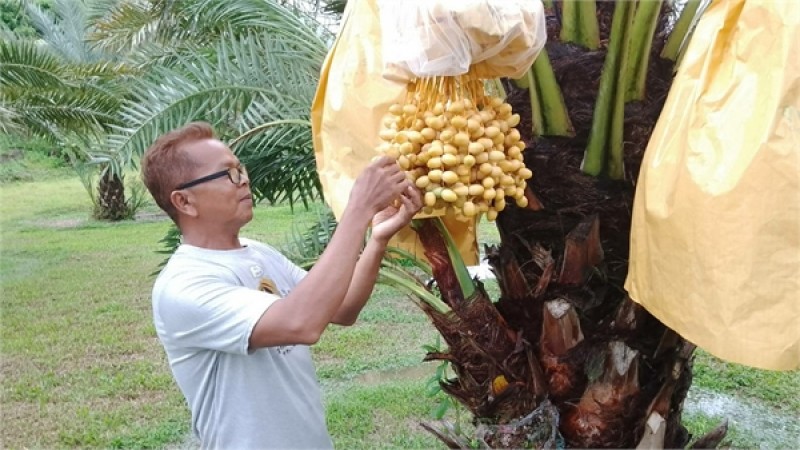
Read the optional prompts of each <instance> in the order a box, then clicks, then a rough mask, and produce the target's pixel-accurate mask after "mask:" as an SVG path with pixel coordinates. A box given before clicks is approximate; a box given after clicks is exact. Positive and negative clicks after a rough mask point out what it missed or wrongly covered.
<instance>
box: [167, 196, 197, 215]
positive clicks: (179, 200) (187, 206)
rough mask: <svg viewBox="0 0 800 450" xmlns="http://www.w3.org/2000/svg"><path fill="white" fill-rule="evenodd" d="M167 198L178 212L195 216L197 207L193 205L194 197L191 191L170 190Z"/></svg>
mask: <svg viewBox="0 0 800 450" xmlns="http://www.w3.org/2000/svg"><path fill="white" fill-rule="evenodd" d="M169 200H170V201H171V202H172V206H174V207H175V209H177V210H178V213H180V214H182V215H184V216H189V217H195V216H197V208H195V205H194V200H195V199H194V195H192V193H191V192H189V191H185V190H179V191H172V193H171V194H170V195H169Z"/></svg>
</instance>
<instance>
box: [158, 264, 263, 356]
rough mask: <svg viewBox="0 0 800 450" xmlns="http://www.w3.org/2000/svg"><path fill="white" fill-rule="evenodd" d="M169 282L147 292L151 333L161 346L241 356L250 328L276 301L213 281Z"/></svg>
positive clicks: (199, 278)
mask: <svg viewBox="0 0 800 450" xmlns="http://www.w3.org/2000/svg"><path fill="white" fill-rule="evenodd" d="M174 281H177V280H173V282H171V283H166V284H165V285H164V287H163V289H161V290H158V289H156V290H154V293H153V294H154V316H155V325H156V329H157V331H158V334H159V336H160V337H161V339H162V341H163V342H164V344H165V345H167V346H176V347H181V348H198V349H211V350H217V351H222V352H229V353H238V354H246V353H247V351H248V347H249V341H250V334H251V333H252V331H253V328H254V327H255V325H256V323H257V322H258V320H259V319H260V318H261V316H262V315H263V314H264V312H265V311H266V310H267V308H269V307H270V306H271V305H272V304H273V303H274V302H275V301H276V300H278V298H279V297H277V296H275V295H272V294H268V293H266V292H262V291H258V290H254V289H248V288H246V287H242V286H237V285H234V284H230V283H228V282H226V281H225V280H224V279H222V278H219V277H214V276H202V275H201V276H197V275H193V276H192V277H191V278H189V279H184V280H181V281H182V282H174ZM178 286H180V287H178Z"/></svg>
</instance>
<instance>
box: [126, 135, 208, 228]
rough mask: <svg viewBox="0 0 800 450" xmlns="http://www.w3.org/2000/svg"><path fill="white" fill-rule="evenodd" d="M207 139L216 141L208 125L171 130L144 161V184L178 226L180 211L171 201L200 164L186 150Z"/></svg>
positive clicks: (152, 146)
mask: <svg viewBox="0 0 800 450" xmlns="http://www.w3.org/2000/svg"><path fill="white" fill-rule="evenodd" d="M205 139H214V130H213V129H212V128H211V125H209V124H208V123H205V122H192V123H189V124H187V125H184V126H182V127H181V128H178V129H175V130H172V131H170V132H168V133H166V134H164V135H162V136H161V137H159V138H158V139H156V141H155V142H154V143H153V145H151V146H150V148H148V149H147V151H146V152H145V153H144V156H143V157H142V181H144V185H145V186H147V190H148V191H150V194H151V195H152V196H153V199H154V200H155V201H156V204H157V205H158V206H159V207H160V208H161V209H163V210H164V212H166V213H167V215H169V217H170V218H172V220H173V221H174V222H175V223H176V224H177V223H178V211H177V210H176V209H175V206H174V205H173V204H172V200H170V195H171V194H172V191H174V190H175V188H176V187H177V186H178V185H179V184H181V183H183V182H186V181H187V180H188V179H189V177H190V176H191V172H192V170H193V169H194V168H196V167H197V164H196V163H195V162H194V160H193V159H192V158H191V156H190V155H189V153H187V152H186V150H185V148H184V147H185V146H186V145H187V144H191V143H194V142H197V141H202V140H205Z"/></svg>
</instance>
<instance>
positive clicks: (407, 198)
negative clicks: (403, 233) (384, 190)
mask: <svg viewBox="0 0 800 450" xmlns="http://www.w3.org/2000/svg"><path fill="white" fill-rule="evenodd" d="M399 201H400V206H399V207H397V206H394V205H389V206H388V207H386V208H385V209H384V210H383V211H380V212H379V213H377V214H375V216H374V217H373V218H372V239H374V240H376V241H378V242H382V243H386V242H388V241H389V239H391V237H392V236H394V234H395V233H397V232H398V231H400V229H401V228H403V227H404V226H406V225H408V223H409V222H411V219H412V218H413V217H414V215H415V214H416V213H417V212H419V210H420V209H421V208H422V194H420V192H419V190H418V189H417V188H416V187H413V186H408V187H407V188H406V190H405V191H403V192H402V194H401V195H400V197H399Z"/></svg>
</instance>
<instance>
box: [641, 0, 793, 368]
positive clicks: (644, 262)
mask: <svg viewBox="0 0 800 450" xmlns="http://www.w3.org/2000/svg"><path fill="white" fill-rule="evenodd" d="M625 288H626V289H627V290H628V292H629V293H630V296H631V298H633V299H634V300H635V301H637V302H639V303H640V304H642V305H643V306H644V307H645V308H646V309H647V310H648V311H650V312H651V313H652V314H653V315H655V316H656V317H658V318H659V319H660V320H661V321H662V322H664V323H665V324H666V325H668V326H669V327H670V328H672V329H674V330H675V331H677V332H678V333H680V334H681V335H682V336H683V337H684V338H686V339H688V340H689V341H691V342H693V343H695V344H697V345H698V346H699V347H701V348H703V349H705V350H707V351H709V352H710V353H712V354H714V355H716V356H718V357H720V358H722V359H725V360H728V361H732V362H736V363H740V364H746V365H750V366H754V367H760V368H765V369H778V370H789V369H796V368H798V367H800V7H798V3H796V2H795V1H774V0H715V1H714V2H713V3H712V4H711V5H710V6H709V8H708V10H707V11H706V12H705V14H704V15H703V16H702V18H701V19H700V21H699V22H698V25H697V29H696V31H695V33H694V37H693V38H692V40H691V43H690V44H689V46H688V48H687V50H686V54H685V55H684V57H683V60H682V62H681V64H680V67H679V69H678V72H677V76H676V78H675V81H674V84H673V86H672V90H671V91H670V93H669V97H668V99H667V102H666V105H665V107H664V110H663V112H662V114H661V117H660V119H659V121H658V124H657V125H656V128H655V130H654V132H653V136H652V138H651V140H650V143H649V145H648V148H647V151H646V153H645V156H644V161H643V163H642V167H641V172H640V175H639V180H638V185H637V191H636V199H635V202H634V207H633V226H632V230H631V253H630V269H629V274H628V278H627V280H626V283H625Z"/></svg>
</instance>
